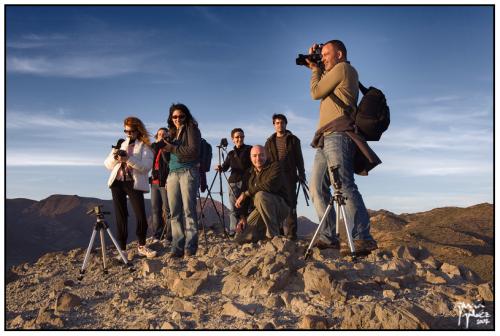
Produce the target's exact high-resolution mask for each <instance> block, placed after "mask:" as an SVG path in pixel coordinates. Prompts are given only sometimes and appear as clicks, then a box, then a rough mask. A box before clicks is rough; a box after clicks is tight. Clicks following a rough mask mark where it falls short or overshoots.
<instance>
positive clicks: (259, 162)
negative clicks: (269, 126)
mask: <svg viewBox="0 0 500 336" xmlns="http://www.w3.org/2000/svg"><path fill="white" fill-rule="evenodd" d="M250 160H251V161H252V164H253V166H254V167H255V168H256V169H257V170H261V169H262V167H263V166H264V163H266V160H267V156H266V150H265V148H264V147H262V146H254V147H252V149H251V150H250Z"/></svg>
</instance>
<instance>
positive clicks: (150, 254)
mask: <svg viewBox="0 0 500 336" xmlns="http://www.w3.org/2000/svg"><path fill="white" fill-rule="evenodd" d="M137 252H138V253H139V255H141V256H144V257H146V258H154V257H156V251H153V250H152V249H150V248H148V247H147V246H146V245H139V247H138V248H137Z"/></svg>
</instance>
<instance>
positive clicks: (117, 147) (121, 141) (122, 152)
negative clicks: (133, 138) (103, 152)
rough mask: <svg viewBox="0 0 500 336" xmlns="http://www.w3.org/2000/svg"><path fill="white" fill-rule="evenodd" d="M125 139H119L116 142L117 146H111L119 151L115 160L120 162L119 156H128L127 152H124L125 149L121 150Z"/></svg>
mask: <svg viewBox="0 0 500 336" xmlns="http://www.w3.org/2000/svg"><path fill="white" fill-rule="evenodd" d="M124 141H125V140H124V139H118V141H117V142H116V145H114V146H111V148H113V149H118V151H117V152H116V153H115V155H114V158H115V160H118V157H119V156H127V152H126V151H124V150H123V149H120V148H121V147H122V143H123V142H124Z"/></svg>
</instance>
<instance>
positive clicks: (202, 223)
mask: <svg viewBox="0 0 500 336" xmlns="http://www.w3.org/2000/svg"><path fill="white" fill-rule="evenodd" d="M198 200H199V201H200V217H199V218H198V220H199V221H200V222H201V229H202V230H203V237H204V238H205V253H207V250H208V242H207V230H205V222H204V221H203V212H202V210H201V193H200V190H199V189H198Z"/></svg>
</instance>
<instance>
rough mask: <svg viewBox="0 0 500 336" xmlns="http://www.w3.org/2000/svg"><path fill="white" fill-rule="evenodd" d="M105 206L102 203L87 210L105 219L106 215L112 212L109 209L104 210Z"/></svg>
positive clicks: (90, 213)
mask: <svg viewBox="0 0 500 336" xmlns="http://www.w3.org/2000/svg"><path fill="white" fill-rule="evenodd" d="M103 206H104V205H101V204H99V205H96V206H94V207H93V208H92V209H90V210H89V211H87V215H96V216H97V218H99V219H103V218H104V215H109V214H110V213H109V212H108V211H102V207H103Z"/></svg>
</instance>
